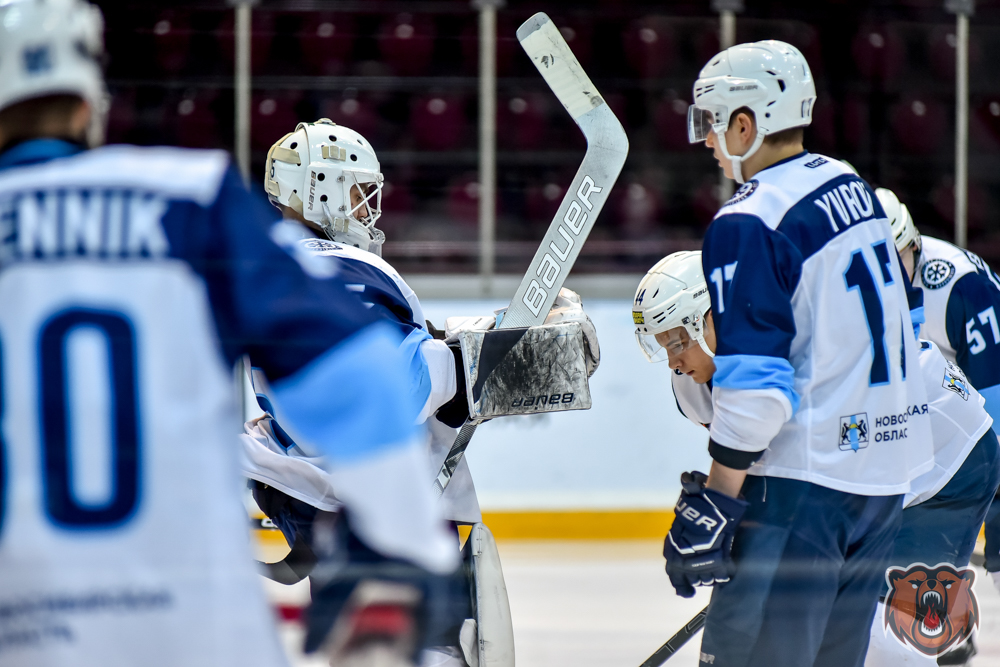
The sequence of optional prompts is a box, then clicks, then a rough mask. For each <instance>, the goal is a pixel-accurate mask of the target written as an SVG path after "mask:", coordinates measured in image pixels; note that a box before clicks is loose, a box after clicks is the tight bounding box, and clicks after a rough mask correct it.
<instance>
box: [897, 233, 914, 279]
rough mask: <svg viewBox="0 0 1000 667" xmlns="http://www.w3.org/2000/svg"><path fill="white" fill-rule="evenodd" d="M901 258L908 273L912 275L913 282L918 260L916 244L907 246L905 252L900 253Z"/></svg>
mask: <svg viewBox="0 0 1000 667" xmlns="http://www.w3.org/2000/svg"><path fill="white" fill-rule="evenodd" d="M899 259H900V260H901V261H902V262H903V269H904V270H905V271H906V275H908V276H909V277H910V281H911V282H912V281H913V272H914V270H915V264H916V261H917V248H916V246H915V245H914V244H912V243H911V244H910V247H909V248H906V249H905V250H903V252H901V253H899Z"/></svg>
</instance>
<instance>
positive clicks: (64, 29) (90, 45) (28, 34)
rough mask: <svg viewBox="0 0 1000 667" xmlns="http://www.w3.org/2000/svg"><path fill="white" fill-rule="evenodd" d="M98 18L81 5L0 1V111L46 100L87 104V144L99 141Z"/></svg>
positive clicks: (64, 0)
mask: <svg viewBox="0 0 1000 667" xmlns="http://www.w3.org/2000/svg"><path fill="white" fill-rule="evenodd" d="M103 57H104V17H103V16H102V14H101V10H100V9H98V8H97V7H95V6H94V5H91V4H90V3H89V2H84V1H83V0H7V1H0V110H2V109H6V108H7V107H9V106H12V105H14V104H17V103H19V102H24V101H26V100H30V99H34V98H38V97H46V96H49V95H78V96H79V97H81V98H82V99H84V100H85V101H86V102H87V103H88V104H89V105H90V110H91V113H90V118H91V121H90V127H89V128H88V132H87V140H88V143H89V144H90V145H91V146H95V145H98V144H100V143H101V142H102V141H103V140H104V120H105V117H106V115H107V108H108V98H107V93H106V91H105V88H104V75H103V72H102V67H101V60H102V59H103Z"/></svg>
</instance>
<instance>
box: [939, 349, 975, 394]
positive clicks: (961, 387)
mask: <svg viewBox="0 0 1000 667" xmlns="http://www.w3.org/2000/svg"><path fill="white" fill-rule="evenodd" d="M945 363H946V364H947V366H946V367H945V369H944V381H943V382H942V383H941V386H942V387H944V388H945V389H947V390H948V391H953V392H955V393H956V394H958V395H959V396H961V397H962V399H963V400H966V401H967V400H969V381H968V380H967V379H966V378H965V373H963V372H962V369H961V368H959V367H958V366H956V365H955V364H953V363H952V362H950V361H948V360H947V359H946V360H945Z"/></svg>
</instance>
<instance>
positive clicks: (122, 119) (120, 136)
mask: <svg viewBox="0 0 1000 667" xmlns="http://www.w3.org/2000/svg"><path fill="white" fill-rule="evenodd" d="M134 127H135V91H131V90H129V91H121V92H117V93H115V94H114V96H112V98H111V109H109V110H108V132H107V142H108V143H109V144H121V143H127V142H128V141H129V132H131V130H132V128H134Z"/></svg>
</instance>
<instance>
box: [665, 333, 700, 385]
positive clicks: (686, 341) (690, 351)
mask: <svg viewBox="0 0 1000 667" xmlns="http://www.w3.org/2000/svg"><path fill="white" fill-rule="evenodd" d="M710 330H711V327H710V326H708V327H706V331H705V334H706V335H705V343H706V344H708V345H709V349H714V348H715V335H714V332H713V335H712V336H711V339H710V338H709V336H708V334H709V331H710ZM656 341H657V342H658V343H659V344H660V345H662V346H663V347H664V349H666V351H667V363H668V365H669V366H670V368H671V369H673V370H677V371H680V372H681V373H684V374H685V375H689V376H691V379H693V380H694V381H695V382H697V383H698V384H705V383H706V382H708V381H709V380H710V379H712V375H714V374H715V362H714V361H712V357H710V356H708V355H707V354H705V350H703V349H701V345H699V344H698V341H696V340H694V339H693V338H691V336H690V335H688V332H687V329H685V328H684V327H677V328H675V329H670V330H669V331H665V332H663V333H660V334H656Z"/></svg>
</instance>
